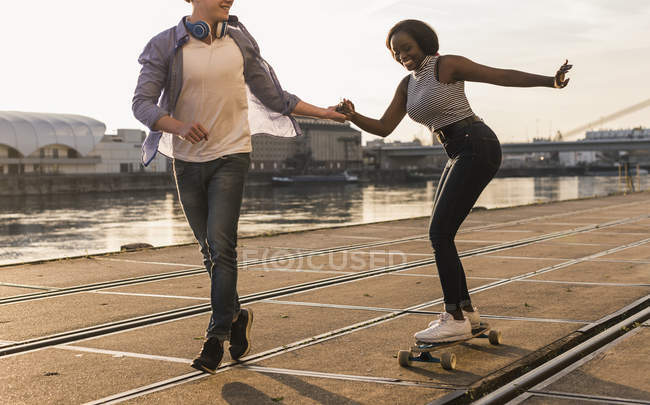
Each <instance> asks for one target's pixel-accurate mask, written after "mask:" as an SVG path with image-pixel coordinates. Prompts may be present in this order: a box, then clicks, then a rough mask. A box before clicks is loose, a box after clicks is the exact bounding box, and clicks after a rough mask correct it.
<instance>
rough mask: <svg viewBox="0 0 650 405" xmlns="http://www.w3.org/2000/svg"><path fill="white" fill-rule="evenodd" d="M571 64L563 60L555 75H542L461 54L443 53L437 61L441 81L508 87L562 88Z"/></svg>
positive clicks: (565, 82) (566, 81)
mask: <svg viewBox="0 0 650 405" xmlns="http://www.w3.org/2000/svg"><path fill="white" fill-rule="evenodd" d="M572 66H573V65H569V61H568V60H567V61H566V62H564V64H563V65H562V66H560V68H559V69H558V71H557V73H556V74H555V76H542V75H536V74H532V73H527V72H521V71H519V70H512V69H498V68H493V67H490V66H485V65H481V64H478V63H475V62H473V61H471V60H469V59H467V58H465V57H463V56H456V55H445V56H442V57H440V60H439V62H438V75H439V80H440V81H441V82H443V83H452V82H456V81H468V82H482V83H489V84H495V85H497V86H510V87H538V86H539V87H555V88H563V87H566V85H567V84H568V83H569V79H566V80H564V76H565V75H566V73H567V72H568V71H569V70H570V69H571V67H572Z"/></svg>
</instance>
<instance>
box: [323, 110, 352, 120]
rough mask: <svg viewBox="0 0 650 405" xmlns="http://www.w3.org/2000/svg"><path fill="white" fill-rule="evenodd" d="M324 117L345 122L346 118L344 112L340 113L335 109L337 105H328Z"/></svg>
mask: <svg viewBox="0 0 650 405" xmlns="http://www.w3.org/2000/svg"><path fill="white" fill-rule="evenodd" d="M324 118H325V119H328V120H332V121H336V122H345V121H346V120H347V117H346V116H345V114H342V113H341V112H339V111H338V110H337V106H332V107H328V108H327V113H326V116H325V117H324Z"/></svg>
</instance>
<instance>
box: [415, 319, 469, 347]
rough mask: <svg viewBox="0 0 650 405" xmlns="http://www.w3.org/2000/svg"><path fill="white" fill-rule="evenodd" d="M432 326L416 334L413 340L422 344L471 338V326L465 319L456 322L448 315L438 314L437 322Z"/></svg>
mask: <svg viewBox="0 0 650 405" xmlns="http://www.w3.org/2000/svg"><path fill="white" fill-rule="evenodd" d="M431 324H433V326H430V327H428V328H426V329H425V330H421V331H419V332H417V333H416V334H415V335H413V336H414V337H415V339H416V340H417V341H419V342H423V343H440V342H455V341H457V340H464V339H469V338H471V337H472V326H471V324H470V322H469V320H468V319H467V318H465V319H463V320H462V321H457V320H455V319H454V317H453V316H452V315H451V314H450V313H448V312H443V313H442V314H440V318H439V319H438V322H437V323H436V322H435V321H434V322H432V323H431Z"/></svg>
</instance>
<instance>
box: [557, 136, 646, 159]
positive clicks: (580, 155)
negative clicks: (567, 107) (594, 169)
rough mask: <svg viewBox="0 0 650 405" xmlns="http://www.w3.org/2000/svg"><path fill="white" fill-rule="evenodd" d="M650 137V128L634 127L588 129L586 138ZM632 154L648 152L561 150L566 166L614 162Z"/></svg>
mask: <svg viewBox="0 0 650 405" xmlns="http://www.w3.org/2000/svg"><path fill="white" fill-rule="evenodd" d="M644 138H650V129H648V128H632V129H601V130H597V131H587V133H586V134H585V140H587V141H595V140H605V139H644ZM625 155H630V156H635V157H640V156H644V155H645V156H647V155H648V153H647V152H645V153H644V152H642V151H635V152H631V153H627V152H623V153H621V152H616V151H614V152H594V151H577V152H559V159H560V163H561V164H562V165H564V166H576V165H584V164H593V163H597V162H598V163H605V164H610V165H611V164H614V163H615V162H618V161H619V160H620V158H621V156H625Z"/></svg>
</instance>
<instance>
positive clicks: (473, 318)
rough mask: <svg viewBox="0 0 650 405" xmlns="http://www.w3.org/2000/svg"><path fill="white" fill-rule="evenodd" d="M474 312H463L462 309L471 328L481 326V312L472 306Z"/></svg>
mask: <svg viewBox="0 0 650 405" xmlns="http://www.w3.org/2000/svg"><path fill="white" fill-rule="evenodd" d="M473 308H474V312H465V311H463V316H464V317H465V318H467V319H469V323H470V324H471V325H472V329H476V328H478V327H479V326H481V314H479V313H478V308H476V307H473Z"/></svg>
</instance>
